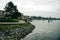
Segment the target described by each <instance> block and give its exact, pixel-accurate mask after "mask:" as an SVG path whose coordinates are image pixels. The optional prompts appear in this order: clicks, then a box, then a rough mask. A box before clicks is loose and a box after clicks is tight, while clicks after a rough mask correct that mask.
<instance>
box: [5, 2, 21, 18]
mask: <svg viewBox="0 0 60 40" xmlns="http://www.w3.org/2000/svg"><path fill="white" fill-rule="evenodd" d="M5 12H6V14H5V17H10V18H18V17H21V13H20V12H18V10H17V7H16V6H14V4H13V3H12V2H9V3H8V4H6V6H5Z"/></svg>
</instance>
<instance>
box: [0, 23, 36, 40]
mask: <svg viewBox="0 0 60 40" xmlns="http://www.w3.org/2000/svg"><path fill="white" fill-rule="evenodd" d="M5 26H7V25H5ZM8 26H9V27H10V26H12V25H8ZM18 26H19V27H18ZM18 26H16V28H12V29H8V28H7V29H4V30H0V40H20V39H21V38H24V37H25V36H26V35H28V34H29V33H31V32H32V31H33V29H34V28H35V26H34V25H31V24H30V25H29V26H21V25H18Z"/></svg>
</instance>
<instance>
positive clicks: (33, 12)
mask: <svg viewBox="0 0 60 40" xmlns="http://www.w3.org/2000/svg"><path fill="white" fill-rule="evenodd" d="M9 1H12V2H13V3H14V5H16V6H17V9H18V10H19V11H20V12H21V13H23V14H24V15H29V16H43V17H50V16H51V17H59V18H60V0H0V10H3V9H4V7H5V5H6V4H7V3H8V2H9Z"/></svg>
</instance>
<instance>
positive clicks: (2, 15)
mask: <svg viewBox="0 0 60 40" xmlns="http://www.w3.org/2000/svg"><path fill="white" fill-rule="evenodd" d="M2 17H4V11H3V10H0V18H2Z"/></svg>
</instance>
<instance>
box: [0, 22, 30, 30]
mask: <svg viewBox="0 0 60 40" xmlns="http://www.w3.org/2000/svg"><path fill="white" fill-rule="evenodd" d="M29 25H31V23H29V22H26V23H23V24H20V25H19V24H16V25H0V30H5V29H14V28H19V27H21V26H22V27H26V26H29Z"/></svg>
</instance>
